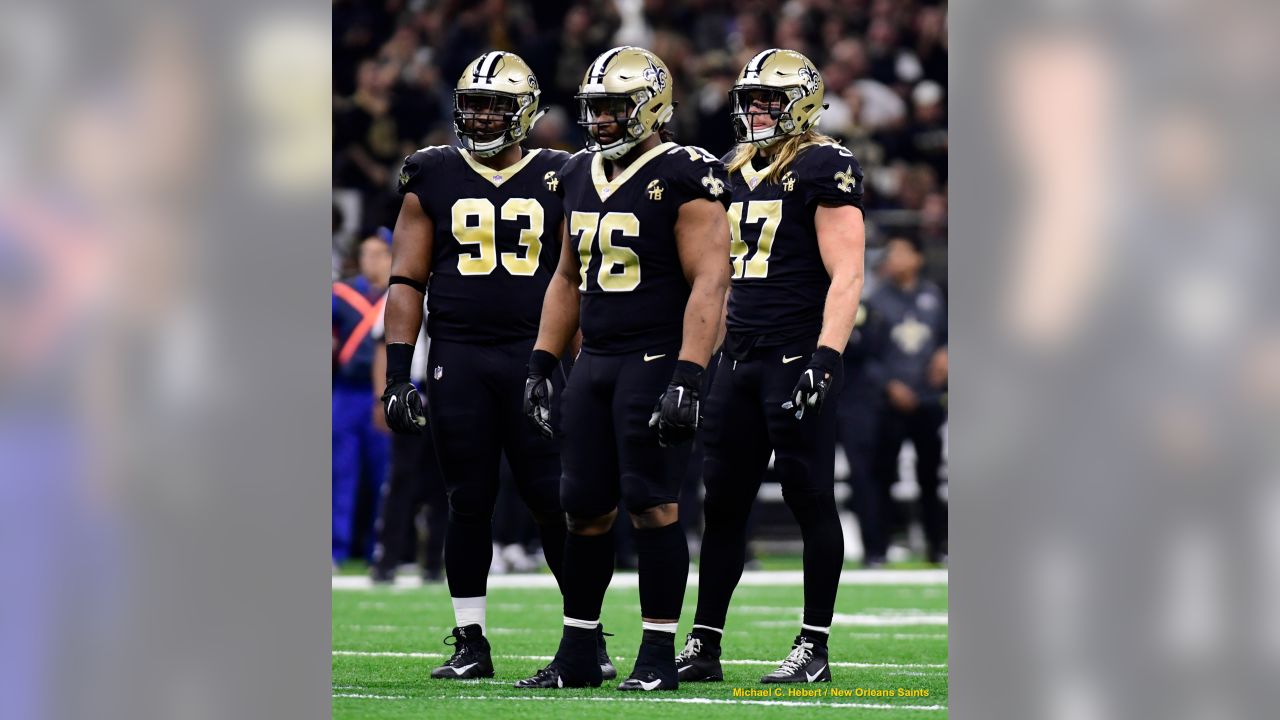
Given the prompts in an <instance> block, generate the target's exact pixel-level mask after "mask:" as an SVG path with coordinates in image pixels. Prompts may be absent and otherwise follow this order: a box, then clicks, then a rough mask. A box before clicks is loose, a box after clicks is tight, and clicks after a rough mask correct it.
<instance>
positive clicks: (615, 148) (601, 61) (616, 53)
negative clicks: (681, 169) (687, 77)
mask: <svg viewBox="0 0 1280 720" xmlns="http://www.w3.org/2000/svg"><path fill="white" fill-rule="evenodd" d="M671 80H672V78H671V73H670V71H668V70H667V66H666V64H665V63H663V62H662V60H661V59H659V58H658V56H657V55H654V54H653V53H651V52H649V51H648V50H645V49H643V48H638V47H630V46H624V47H616V48H614V49H612V50H609V51H606V52H604V53H602V54H601V55H600V57H598V58H596V59H595V61H594V62H592V63H591V65H590V67H588V68H587V73H586V75H584V76H583V78H582V85H581V86H579V88H578V94H577V96H576V99H577V101H578V124H579V125H581V126H582V127H583V128H584V129H585V130H586V131H587V149H588V150H590V151H591V152H598V153H602V154H603V155H604V157H606V158H608V159H609V160H616V159H618V158H620V157H622V156H623V155H625V154H627V151H628V150H630V149H631V148H632V147H634V146H635V145H636V143H639V142H640V141H641V140H644V139H645V138H647V137H649V136H650V135H652V134H653V133H654V132H655V131H657V130H658V128H660V127H662V126H663V125H665V124H666V123H667V121H668V120H670V119H671V115H672V113H674V112H675V105H674V103H672V102H671Z"/></svg>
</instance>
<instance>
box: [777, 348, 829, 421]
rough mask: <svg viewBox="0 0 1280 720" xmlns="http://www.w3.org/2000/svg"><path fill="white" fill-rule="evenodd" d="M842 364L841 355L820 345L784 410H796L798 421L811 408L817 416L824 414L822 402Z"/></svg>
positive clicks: (783, 404)
mask: <svg viewBox="0 0 1280 720" xmlns="http://www.w3.org/2000/svg"><path fill="white" fill-rule="evenodd" d="M840 363H841V359H840V353H838V352H836V351H835V350H832V349H831V348H829V347H827V346H825V345H819V346H818V349H817V350H816V351H814V353H813V357H811V358H809V365H808V366H807V367H805V369H804V372H802V373H800V379H799V380H798V381H797V382H796V386H795V389H793V390H792V391H791V399H790V400H788V401H786V402H784V403H782V409H783V410H795V412H796V419H797V420H799V419H801V418H803V417H804V412H805V410H806V409H810V408H811V409H812V410H813V413H814V414H815V415H817V414H818V413H820V412H822V402H823V401H824V400H826V399H827V391H828V390H830V389H831V384H832V383H833V382H834V381H835V378H836V373H838V372H839V371H840Z"/></svg>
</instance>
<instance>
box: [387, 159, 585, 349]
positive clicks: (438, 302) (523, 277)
mask: <svg viewBox="0 0 1280 720" xmlns="http://www.w3.org/2000/svg"><path fill="white" fill-rule="evenodd" d="M568 158H569V153H566V152H561V151H559V150H530V151H528V152H527V153H526V154H525V156H524V157H523V158H521V159H520V161H519V162H517V163H516V164H515V165H512V166H511V167H508V168H506V169H504V170H494V169H493V168H490V167H487V166H485V165H482V164H480V163H479V162H478V161H476V160H475V159H474V158H472V157H471V156H470V155H469V154H467V153H466V151H463V150H460V149H458V148H456V147H451V146H447V145H440V146H434V147H427V148H423V149H422V150H419V151H418V152H416V153H414V154H413V155H410V156H409V157H407V158H405V161H404V168H403V169H402V170H401V171H400V192H401V194H404V193H414V194H415V195H417V196H418V201H419V202H421V203H422V209H423V211H425V212H426V214H427V217H429V218H431V222H432V224H433V225H434V226H435V236H434V237H433V238H432V240H433V254H432V258H431V278H430V280H429V281H428V288H427V318H428V319H427V333H428V334H429V335H430V336H431V337H432V338H436V339H441V340H450V341H454V342H472V343H485V344H490V343H499V342H510V341H514V340H527V339H530V338H534V337H537V335H538V321H539V320H540V319H541V314H542V298H543V295H544V294H545V293H546V290H547V284H548V283H549V282H550V281H551V275H552V273H554V272H555V269H556V264H557V263H558V262H559V260H560V221H561V219H562V218H563V217H564V211H563V209H562V204H561V201H560V196H559V195H558V194H557V193H556V192H555V191H554V190H553V189H552V185H553V184H554V183H550V182H549V178H550V177H552V176H553V175H555V173H556V172H557V171H558V170H559V169H560V167H561V166H562V165H564V163H565V160H567V159H568Z"/></svg>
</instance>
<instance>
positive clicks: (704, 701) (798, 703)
mask: <svg viewBox="0 0 1280 720" xmlns="http://www.w3.org/2000/svg"><path fill="white" fill-rule="evenodd" d="M449 699H452V700H485V701H494V700H513V701H516V702H522V701H538V700H559V701H562V702H575V701H578V702H611V703H618V702H639V703H679V704H684V705H764V706H772V707H828V708H845V709H859V710H923V711H930V712H937V711H939V710H946V709H947V706H946V705H907V704H903V705H893V704H890V703H864V702H846V703H842V702H818V701H816V700H815V701H812V702H808V701H804V700H736V699H734V700H730V699H725V700H719V699H716V698H669V697H663V698H659V697H643V698H636V699H634V700H624V699H622V698H604V697H556V696H551V695H529V696H527V697H513V696H510V695H505V696H483V695H459V696H457V697H454V698H449Z"/></svg>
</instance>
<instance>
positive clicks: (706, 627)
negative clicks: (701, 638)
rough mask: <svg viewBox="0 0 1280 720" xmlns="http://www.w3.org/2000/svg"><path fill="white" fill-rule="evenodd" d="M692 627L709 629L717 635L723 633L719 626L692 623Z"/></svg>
mask: <svg viewBox="0 0 1280 720" xmlns="http://www.w3.org/2000/svg"><path fill="white" fill-rule="evenodd" d="M693 629H694V630H710V631H711V632H713V633H715V634H717V635H724V630H721V629H720V628H713V627H711V626H710V625H694V626H693Z"/></svg>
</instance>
